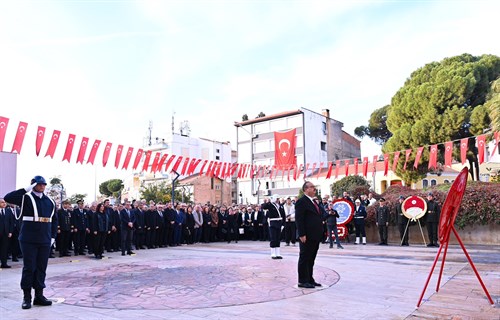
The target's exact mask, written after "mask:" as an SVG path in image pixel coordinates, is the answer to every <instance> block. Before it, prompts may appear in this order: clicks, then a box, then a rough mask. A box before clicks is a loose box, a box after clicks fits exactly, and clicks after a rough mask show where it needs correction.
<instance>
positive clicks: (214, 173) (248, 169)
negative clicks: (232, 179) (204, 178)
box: [209, 161, 250, 177]
mask: <svg viewBox="0 0 500 320" xmlns="http://www.w3.org/2000/svg"><path fill="white" fill-rule="evenodd" d="M218 168H220V162H219V161H215V162H214V164H213V166H212V170H211V171H210V173H209V175H210V177H214V176H216V173H217V171H218V170H219V169H218ZM248 172H250V165H248V167H247V170H246V171H245V174H244V175H243V177H246V176H248Z"/></svg>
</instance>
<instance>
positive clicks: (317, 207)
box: [313, 200, 319, 213]
mask: <svg viewBox="0 0 500 320" xmlns="http://www.w3.org/2000/svg"><path fill="white" fill-rule="evenodd" d="M313 203H314V206H315V207H316V211H318V213H319V206H318V204H317V203H316V200H313Z"/></svg>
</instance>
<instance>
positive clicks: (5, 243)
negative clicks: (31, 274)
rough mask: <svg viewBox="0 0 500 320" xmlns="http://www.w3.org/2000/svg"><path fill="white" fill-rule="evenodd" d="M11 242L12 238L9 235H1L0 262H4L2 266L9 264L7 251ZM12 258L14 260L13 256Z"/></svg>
mask: <svg viewBox="0 0 500 320" xmlns="http://www.w3.org/2000/svg"><path fill="white" fill-rule="evenodd" d="M9 242H10V238H9V237H8V235H7V234H5V233H3V234H0V261H1V262H2V266H4V265H6V264H7V250H8V248H9ZM12 257H13V258H14V255H12ZM16 258H17V257H16Z"/></svg>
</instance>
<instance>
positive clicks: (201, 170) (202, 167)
mask: <svg viewBox="0 0 500 320" xmlns="http://www.w3.org/2000/svg"><path fill="white" fill-rule="evenodd" d="M207 163H208V160H203V164H202V165H201V168H200V176H201V175H203V170H204V169H205V167H206V166H207Z"/></svg>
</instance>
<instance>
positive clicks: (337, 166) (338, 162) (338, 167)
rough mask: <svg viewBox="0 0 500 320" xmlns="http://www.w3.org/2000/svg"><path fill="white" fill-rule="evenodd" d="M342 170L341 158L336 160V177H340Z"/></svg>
mask: <svg viewBox="0 0 500 320" xmlns="http://www.w3.org/2000/svg"><path fill="white" fill-rule="evenodd" d="M339 171H340V160H336V161H335V179H337V178H338V176H339Z"/></svg>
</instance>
